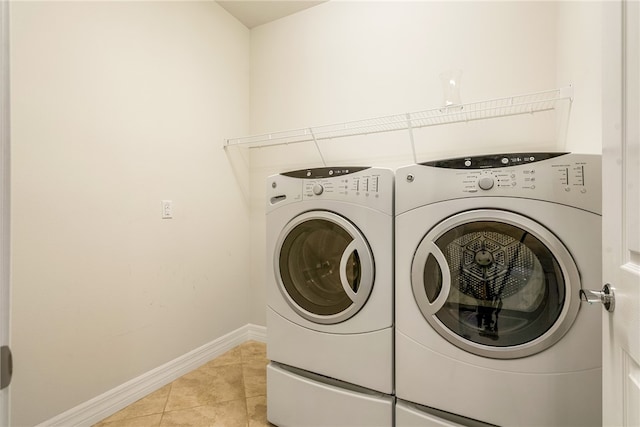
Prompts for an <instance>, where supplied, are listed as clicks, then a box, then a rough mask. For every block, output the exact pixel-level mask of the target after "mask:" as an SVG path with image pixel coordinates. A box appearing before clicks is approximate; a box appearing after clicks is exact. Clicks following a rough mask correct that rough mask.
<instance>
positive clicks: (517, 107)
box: [225, 86, 573, 162]
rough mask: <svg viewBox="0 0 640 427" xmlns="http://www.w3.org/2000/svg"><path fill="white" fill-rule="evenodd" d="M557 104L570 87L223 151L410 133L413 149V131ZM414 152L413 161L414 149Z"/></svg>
mask: <svg viewBox="0 0 640 427" xmlns="http://www.w3.org/2000/svg"><path fill="white" fill-rule="evenodd" d="M560 101H568V102H572V101H573V88H572V87H571V86H567V87H565V88H560V89H553V90H547V91H542V92H535V93H529V94H525V95H517V96H510V97H506V98H497V99H492V100H488V101H481V102H473V103H469V104H460V105H451V106H448V107H440V108H433V109H431V110H425V111H418V112H414V113H405V114H394V115H390V116H384V117H377V118H371V119H364V120H356V121H351V122H344V123H337V124H331V125H324V126H315V127H306V128H300V129H294V130H288V131H280V132H273V133H265V134H261V135H253V136H245V137H240V138H228V139H225V148H227V147H231V146H241V147H248V148H261V147H269V146H275V145H286V144H295V143H300V142H314V143H315V144H316V148H317V150H318V152H320V155H321V156H322V152H321V150H320V147H319V146H318V141H322V140H327V139H334V138H344V137H349V136H357V135H367V134H375V133H381V132H392V131H401V130H408V131H409V132H410V138H411V142H412V145H413V134H412V130H413V129H418V128H422V127H427V126H439V125H446V124H452V123H461V122H470V121H475V120H486V119H492V118H498V117H507V116H515V115H522V114H533V113H537V112H542V111H549V110H554V109H555V108H556V107H557V105H558V102H560ZM413 151H414V153H413V154H414V157H415V147H414V149H413ZM323 162H324V159H323Z"/></svg>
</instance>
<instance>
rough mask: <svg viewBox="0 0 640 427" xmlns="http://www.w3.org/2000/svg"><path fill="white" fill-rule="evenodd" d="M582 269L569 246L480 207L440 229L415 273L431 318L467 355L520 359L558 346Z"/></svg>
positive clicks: (421, 250) (418, 295) (526, 222)
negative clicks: (577, 264) (577, 265)
mask: <svg viewBox="0 0 640 427" xmlns="http://www.w3.org/2000/svg"><path fill="white" fill-rule="evenodd" d="M579 280H580V279H579V275H578V270H577V268H576V266H575V263H574V262H573V259H572V258H571V256H570V254H569V252H568V251H567V249H566V248H565V247H564V245H563V244H562V243H561V242H560V241H559V240H558V239H557V238H556V237H555V236H554V235H553V234H552V233H551V232H549V231H548V230H547V229H546V228H544V227H542V226H541V225H540V224H538V223H536V222H534V221H532V220H530V219H528V218H526V217H523V216H520V215H517V214H514V213H511V212H506V211H497V210H475V211H468V212H464V213H461V214H458V215H454V216H453V217H450V218H448V219H446V220H445V221H443V222H441V223H440V224H439V225H437V226H436V227H434V228H433V229H432V230H431V231H430V232H429V233H428V234H427V235H426V236H425V237H424V239H423V240H422V241H421V243H420V245H419V246H418V248H417V250H416V253H415V256H414V260H413V264H412V270H411V281H412V287H413V293H414V297H415V299H416V302H417V303H418V306H419V308H420V310H421V311H422V314H423V316H424V317H425V319H426V320H427V321H428V322H429V323H430V324H431V326H432V327H434V328H435V330H436V331H437V332H438V333H439V334H440V335H441V336H443V337H444V338H446V339H447V340H449V341H450V342H451V343H453V344H454V345H456V346H458V347H460V348H462V349H463V350H466V351H468V352H471V353H474V354H477V355H480V356H486V357H493V358H505V359H507V358H518V357H524V356H528V355H531V354H535V353H538V352H540V351H542V350H544V349H546V348H548V347H550V346H552V345H553V344H554V343H556V342H557V341H558V340H559V339H560V338H562V336H563V335H564V334H565V333H566V331H567V330H569V328H570V327H571V324H572V323H573V321H574V320H575V317H576V316H577V313H578V308H579V300H578V298H577V296H578V292H579V289H580V281H579Z"/></svg>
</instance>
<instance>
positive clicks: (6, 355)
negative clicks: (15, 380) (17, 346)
mask: <svg viewBox="0 0 640 427" xmlns="http://www.w3.org/2000/svg"><path fill="white" fill-rule="evenodd" d="M12 376H13V355H12V354H11V349H10V348H9V346H6V345H3V346H2V347H0V390H2V389H4V388H7V387H9V384H11V377H12Z"/></svg>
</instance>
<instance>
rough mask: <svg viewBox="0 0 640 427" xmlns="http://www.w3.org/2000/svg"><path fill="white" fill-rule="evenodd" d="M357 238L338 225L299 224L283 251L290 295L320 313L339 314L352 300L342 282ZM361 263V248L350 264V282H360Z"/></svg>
mask: <svg viewBox="0 0 640 427" xmlns="http://www.w3.org/2000/svg"><path fill="white" fill-rule="evenodd" d="M352 240H353V238H352V237H351V235H350V234H349V233H348V232H347V231H345V230H344V229H343V228H342V227H340V226H339V225H338V224H336V223H333V222H331V221H327V220H324V219H312V220H308V221H305V222H303V223H301V224H299V225H298V226H296V227H295V228H294V229H293V230H291V232H290V233H289V234H288V235H287V237H286V238H285V240H284V242H283V245H282V249H281V251H280V259H279V263H280V275H281V278H282V283H283V285H284V288H285V290H286V292H287V293H288V294H289V296H290V297H291V298H292V299H293V300H294V301H295V303H296V304H298V305H299V306H300V307H301V308H303V309H305V310H307V311H308V312H311V313H314V314H318V315H332V314H338V313H340V312H342V311H344V310H345V309H347V308H348V307H349V306H351V304H352V301H351V299H350V298H349V296H348V295H347V293H346V292H345V291H344V288H343V286H342V283H341V281H340V261H341V259H342V256H343V254H344V252H345V249H346V248H347V246H348V245H349V243H351V241H352ZM360 276H361V266H360V259H359V256H358V253H357V251H353V252H352V253H351V254H350V255H349V257H348V259H347V263H346V277H347V281H348V285H349V286H350V287H351V289H353V291H354V292H357V291H358V287H359V285H360Z"/></svg>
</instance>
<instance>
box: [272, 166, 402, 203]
mask: <svg viewBox="0 0 640 427" xmlns="http://www.w3.org/2000/svg"><path fill="white" fill-rule="evenodd" d="M393 186H394V174H393V171H392V170H390V169H383V168H372V167H361V166H356V167H332V168H314V169H302V170H297V171H292V172H286V173H282V174H279V175H273V176H270V177H269V178H268V179H267V198H268V200H267V209H268V210H269V209H270V208H272V207H277V206H281V205H284V204H287V203H291V202H301V201H309V202H312V201H339V202H348V203H354V204H358V205H364V206H369V207H371V208H373V209H377V210H381V211H388V210H389V207H390V208H391V211H392V210H393V190H394V188H393Z"/></svg>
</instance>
